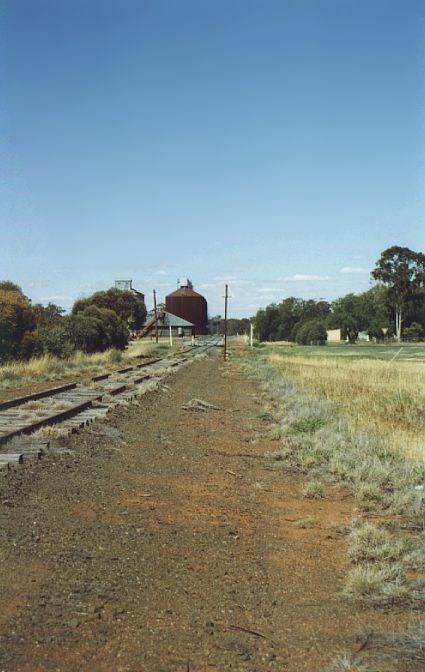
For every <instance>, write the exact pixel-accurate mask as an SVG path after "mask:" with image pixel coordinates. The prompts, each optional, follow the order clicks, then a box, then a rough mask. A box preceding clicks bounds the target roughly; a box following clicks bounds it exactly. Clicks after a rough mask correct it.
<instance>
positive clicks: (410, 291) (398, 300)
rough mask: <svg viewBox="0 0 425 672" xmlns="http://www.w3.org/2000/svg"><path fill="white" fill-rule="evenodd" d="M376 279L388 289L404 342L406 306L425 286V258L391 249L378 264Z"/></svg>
mask: <svg viewBox="0 0 425 672" xmlns="http://www.w3.org/2000/svg"><path fill="white" fill-rule="evenodd" d="M372 277H373V278H374V279H375V280H377V281H378V282H381V283H382V284H383V285H384V286H385V287H386V288H387V295H388V298H389V300H390V303H391V305H392V308H393V310H394V313H395V333H396V337H397V340H398V341H399V342H400V341H401V332H402V323H403V319H404V311H405V308H406V303H407V301H408V299H409V298H412V297H413V296H414V295H415V294H416V293H417V292H418V291H419V290H420V289H421V288H423V287H424V286H425V255H424V254H422V253H421V252H414V251H413V250H410V249H409V248H408V247H398V246H396V245H395V246H393V247H389V248H388V249H387V250H384V252H382V254H381V256H380V258H379V259H378V261H377V262H376V266H375V268H374V270H373V271H372Z"/></svg>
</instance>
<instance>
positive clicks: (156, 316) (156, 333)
mask: <svg viewBox="0 0 425 672" xmlns="http://www.w3.org/2000/svg"><path fill="white" fill-rule="evenodd" d="M153 310H154V313H155V341H156V342H157V343H158V313H157V312H156V291H155V289H154V290H153Z"/></svg>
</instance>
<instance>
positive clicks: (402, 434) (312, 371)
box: [268, 354, 425, 461]
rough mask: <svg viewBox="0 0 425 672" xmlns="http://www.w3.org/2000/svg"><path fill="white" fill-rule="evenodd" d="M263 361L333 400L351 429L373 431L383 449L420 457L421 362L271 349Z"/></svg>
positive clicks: (424, 455) (423, 453)
mask: <svg viewBox="0 0 425 672" xmlns="http://www.w3.org/2000/svg"><path fill="white" fill-rule="evenodd" d="M268 361H269V363H270V364H271V365H272V366H273V368H275V369H276V370H277V371H279V372H280V373H281V374H282V375H284V376H285V377H287V378H290V379H293V380H295V381H296V382H297V383H298V384H300V385H301V386H302V387H304V388H305V389H306V390H308V391H309V392H310V393H311V394H313V395H314V396H315V397H318V398H320V399H326V400H328V401H331V402H333V403H334V404H336V407H337V408H338V409H339V411H340V412H341V413H343V414H344V415H346V416H348V417H349V419H350V424H351V426H352V429H353V431H354V432H366V433H368V434H374V435H376V436H378V437H379V438H381V439H382V440H383V442H384V444H385V445H387V446H388V448H389V449H396V450H398V451H401V452H402V453H403V454H404V455H405V456H406V457H408V458H410V459H414V460H420V461H425V440H424V430H425V414H424V408H425V387H424V385H423V380H424V375H425V363H424V362H406V361H403V362H385V361H380V360H370V359H364V360H355V361H353V360H347V359H343V358H338V357H326V358H325V357H322V358H319V357H308V358H307V357H306V358H303V357H300V356H297V357H290V356H287V357H279V355H275V354H271V355H270V356H269V357H268Z"/></svg>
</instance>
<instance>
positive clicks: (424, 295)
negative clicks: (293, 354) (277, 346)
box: [254, 246, 425, 343]
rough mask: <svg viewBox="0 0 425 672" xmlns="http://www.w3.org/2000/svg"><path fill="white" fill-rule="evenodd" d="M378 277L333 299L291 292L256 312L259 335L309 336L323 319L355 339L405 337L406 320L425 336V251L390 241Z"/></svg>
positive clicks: (410, 331) (413, 333) (412, 334)
mask: <svg viewBox="0 0 425 672" xmlns="http://www.w3.org/2000/svg"><path fill="white" fill-rule="evenodd" d="M372 277H373V278H374V279H375V280H377V281H378V283H379V284H377V285H375V286H374V287H372V288H371V289H369V290H368V291H366V292H363V293H361V294H353V293H350V294H346V295H345V296H342V297H341V298H339V299H336V300H335V301H333V302H332V303H331V304H329V303H327V302H326V301H312V300H309V301H306V300H304V299H298V298H295V297H290V298H288V299H284V300H283V301H282V302H281V303H279V304H275V303H272V304H270V305H269V306H266V307H265V308H263V309H261V310H259V311H258V312H257V314H256V316H255V318H254V323H255V335H256V337H257V338H258V339H259V340H263V341H265V340H268V341H280V340H287V341H295V342H299V343H301V342H303V341H305V335H304V334H305V331H304V330H302V327H303V325H304V324H305V323H306V322H307V321H310V320H316V321H317V320H319V321H320V322H321V324H322V325H323V326H324V327H325V328H326V329H341V333H342V337H343V338H344V339H347V340H348V341H349V342H351V343H354V342H355V341H356V339H357V338H358V336H359V333H360V332H366V333H367V334H368V335H369V336H370V337H373V338H376V339H378V340H379V339H382V338H384V333H385V334H388V335H390V336H391V335H393V334H395V336H396V338H397V339H398V340H400V338H401V333H402V325H403V326H404V328H405V332H404V333H405V336H406V338H410V339H416V340H417V339H420V338H422V337H425V255H424V254H422V253H419V252H413V251H412V250H409V249H408V248H402V247H396V246H395V247H390V248H388V249H387V250H385V251H384V252H383V253H382V254H381V257H380V259H379V260H378V262H377V264H376V267H375V269H374V270H373V271H372ZM316 324H317V322H316Z"/></svg>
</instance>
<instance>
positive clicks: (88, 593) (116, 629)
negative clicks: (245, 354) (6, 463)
mask: <svg viewBox="0 0 425 672" xmlns="http://www.w3.org/2000/svg"><path fill="white" fill-rule="evenodd" d="M167 386H168V389H165V390H163V391H161V392H159V393H154V394H151V395H150V396H148V397H144V398H142V399H141V400H140V405H139V406H133V405H131V406H128V407H126V408H121V409H119V410H117V411H115V412H114V414H113V415H112V417H110V419H109V420H108V423H107V424H102V423H97V424H96V425H95V426H94V429H92V430H91V431H90V430H87V431H85V432H84V433H82V434H80V435H78V436H76V437H73V439H72V440H71V441H70V442H69V444H68V446H69V448H70V449H71V450H72V452H70V453H69V454H65V455H62V456H57V457H51V458H49V459H47V460H46V461H44V462H41V463H37V464H34V465H32V466H31V467H30V466H25V467H24V468H23V469H22V470H20V471H18V472H17V473H16V474H7V475H6V476H4V475H2V476H1V481H0V504H1V505H0V529H1V531H0V540H1V546H0V549H1V550H0V563H1V564H0V566H1V573H0V591H1V604H2V609H1V611H0V670H4V671H6V672H12V671H18V670H19V671H22V672H23V671H25V672H37V671H40V672H41V671H42V672H50V671H52V672H53V671H58V672H59V671H60V672H74V671H75V670H80V671H81V672H85V671H87V672H88V671H90V672H97V671H99V672H103V671H105V672H106V671H107V672H110V671H115V670H116V671H117V672H142V671H143V672H180V671H181V672H200V671H203V670H210V669H211V670H232V671H233V670H244V671H245V670H246V671H247V672H248V671H249V672H259V671H262V670H269V669H270V670H276V671H277V670H278V671H279V672H281V671H284V670H286V671H288V672H296V671H301V670H306V671H307V670H308V672H315V671H316V670H317V671H319V670H323V669H325V665H326V663H327V662H328V661H329V659H330V657H331V656H332V655H333V654H335V653H337V652H338V651H339V650H340V649H347V648H348V649H350V650H352V651H355V650H356V648H358V646H359V642H358V641H356V637H355V634H356V633H358V632H361V631H362V630H364V628H365V627H375V628H379V627H383V628H385V629H391V628H397V625H398V624H400V621H406V620H407V619H408V617H407V615H405V614H402V613H399V614H395V615H390V614H381V613H376V612H372V611H371V612H364V611H362V612H358V611H357V610H356V609H354V608H352V607H350V606H348V605H346V604H345V602H344V601H343V599H342V598H341V597H340V595H339V592H340V590H341V582H342V580H343V578H344V576H345V573H346V571H347V565H346V561H345V557H344V553H345V543H346V541H345V538H344V537H343V535H341V534H340V533H339V532H338V531H337V529H336V527H335V524H336V523H338V522H344V521H347V520H349V519H350V518H351V516H352V508H351V503H350V501H349V500H347V499H346V498H345V497H344V495H343V494H342V493H340V492H338V491H329V493H328V497H327V499H326V500H324V501H322V502H311V501H309V500H304V499H303V498H302V497H301V494H300V493H301V488H302V485H303V482H302V480H300V478H299V477H298V476H295V475H294V474H291V473H286V472H285V471H283V470H279V471H275V470H272V469H270V460H269V459H267V457H265V454H266V453H267V452H268V451H272V450H274V449H275V447H276V444H275V442H273V441H272V440H271V439H270V438H268V437H267V435H266V431H265V430H266V425H265V423H264V422H263V421H262V420H260V419H259V418H258V417H257V416H258V412H259V410H260V408H261V406H260V402H259V399H258V397H259V393H258V390H256V389H255V388H254V387H253V383H251V382H249V381H248V380H247V379H246V378H244V376H243V375H242V374H241V373H239V372H238V371H237V369H235V368H233V367H232V366H229V365H224V364H223V363H222V362H221V361H219V360H218V359H214V358H212V359H206V360H202V361H198V362H195V363H193V364H191V365H189V366H186V367H184V368H183V369H181V370H180V371H179V372H178V373H177V375H176V376H175V377H173V378H170V379H168V380H167ZM194 397H197V398H201V399H204V400H207V401H209V402H211V403H212V404H215V405H216V406H218V407H219V410H210V411H208V412H199V411H189V410H183V409H182V404H184V403H185V402H187V401H189V400H190V399H192V398H194ZM308 516H310V517H312V518H313V527H306V528H302V527H299V521H300V520H302V519H305V518H306V517H308Z"/></svg>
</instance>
